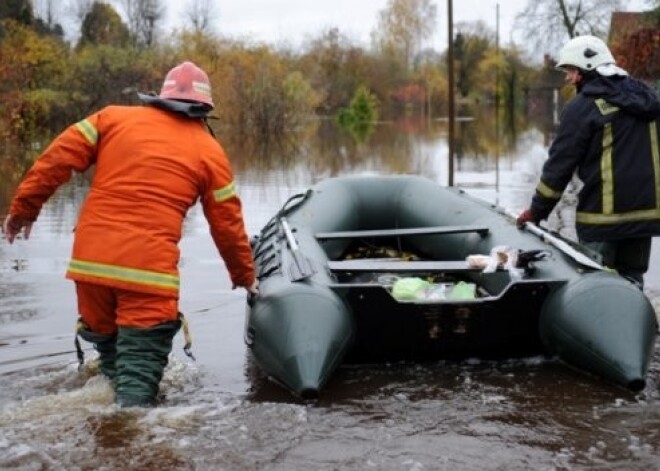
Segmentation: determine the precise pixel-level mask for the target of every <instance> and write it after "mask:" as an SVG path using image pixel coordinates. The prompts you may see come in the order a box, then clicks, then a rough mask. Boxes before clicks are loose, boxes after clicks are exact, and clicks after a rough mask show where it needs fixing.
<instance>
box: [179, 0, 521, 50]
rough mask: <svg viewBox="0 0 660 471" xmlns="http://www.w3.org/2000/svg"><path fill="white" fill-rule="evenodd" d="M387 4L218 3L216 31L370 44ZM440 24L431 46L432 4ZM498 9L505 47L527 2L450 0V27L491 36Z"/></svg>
mask: <svg viewBox="0 0 660 471" xmlns="http://www.w3.org/2000/svg"><path fill="white" fill-rule="evenodd" d="M166 1H167V4H168V7H167V8H168V23H169V24H172V25H176V24H177V22H180V21H181V20H182V19H183V15H184V14H183V12H184V10H185V6H186V5H187V4H188V0H166ZM387 3H388V1H387V0H331V1H326V0H279V1H278V0H216V1H215V2H214V7H213V8H214V12H215V14H216V16H217V20H216V21H215V22H214V28H215V30H216V31H217V32H219V33H222V34H226V35H230V36H248V37H250V38H253V39H255V40H260V41H266V42H269V43H282V42H290V43H292V44H293V45H298V44H300V42H301V41H302V40H304V39H305V37H306V36H310V35H311V36H317V35H318V34H319V33H320V32H321V31H323V30H324V29H327V28H329V27H335V26H336V27H338V28H339V30H340V31H341V32H342V33H343V34H345V35H347V36H348V37H349V38H351V39H354V40H356V41H359V42H361V43H363V44H364V45H368V43H369V39H370V36H369V34H370V32H371V31H372V30H373V29H374V28H375V26H376V23H377V21H378V13H379V12H380V11H381V10H384V9H385V8H386V6H387ZM434 3H435V4H436V6H437V8H438V15H437V19H438V25H437V31H438V33H437V34H436V36H437V37H436V38H434V41H433V44H431V46H433V47H435V48H440V47H443V45H445V44H446V35H447V33H446V31H447V2H445V1H442V0H436V1H435V2H434ZM498 3H499V4H500V38H501V39H502V42H503V43H506V42H508V38H509V33H510V31H511V27H512V24H513V20H514V18H515V16H516V14H517V13H519V12H520V11H521V10H522V9H523V8H524V6H525V5H526V3H527V0H499V1H497V0H454V2H453V14H454V23H458V22H461V21H477V20H483V21H484V22H486V23H487V24H488V25H489V26H490V27H491V28H492V30H493V31H495V25H496V18H497V14H496V11H497V8H496V5H497V4H498Z"/></svg>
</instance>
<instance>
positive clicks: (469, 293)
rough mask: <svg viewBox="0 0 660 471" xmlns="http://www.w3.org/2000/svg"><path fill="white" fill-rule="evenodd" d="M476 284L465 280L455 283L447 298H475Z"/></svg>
mask: <svg viewBox="0 0 660 471" xmlns="http://www.w3.org/2000/svg"><path fill="white" fill-rule="evenodd" d="M475 290H476V286H475V284H474V283H466V282H465V281H459V282H458V283H456V285H454V287H453V288H452V289H451V291H450V292H449V294H448V295H447V299H474V298H475Z"/></svg>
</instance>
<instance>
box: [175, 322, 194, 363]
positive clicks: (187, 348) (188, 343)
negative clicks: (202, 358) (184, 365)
mask: <svg viewBox="0 0 660 471" xmlns="http://www.w3.org/2000/svg"><path fill="white" fill-rule="evenodd" d="M179 320H180V321H181V328H182V330H183V338H184V340H185V345H184V346H183V353H185V354H186V355H187V356H188V357H190V358H191V359H192V360H193V361H196V360H197V359H196V358H195V355H193V353H192V350H191V348H192V336H191V335H190V325H189V324H188V319H186V317H185V316H184V315H183V313H181V312H180V313H179Z"/></svg>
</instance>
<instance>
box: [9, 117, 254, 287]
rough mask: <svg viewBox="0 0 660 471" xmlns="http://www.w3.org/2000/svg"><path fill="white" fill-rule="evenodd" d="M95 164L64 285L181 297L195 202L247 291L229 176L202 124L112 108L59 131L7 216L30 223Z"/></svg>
mask: <svg viewBox="0 0 660 471" xmlns="http://www.w3.org/2000/svg"><path fill="white" fill-rule="evenodd" d="M93 164H96V172H95V174H94V178H93V181H92V184H91V188H90V191H89V195H88V196H87V199H86V200H85V203H84V204H83V207H82V210H81V213H80V217H79V220H78V224H77V226H76V230H75V239H74V244H73V255H72V260H71V263H70V265H69V269H68V271H67V278H71V279H73V280H80V281H87V282H91V283H97V284H102V285H105V286H112V287H117V288H124V289H129V290H134V291H139V292H144V293H154V294H160V295H165V296H174V297H177V296H178V290H179V275H178V268H177V265H178V261H179V248H178V245H177V244H178V242H179V240H180V239H181V231H182V225H183V219H184V217H185V214H186V212H187V211H188V209H189V208H190V207H191V206H192V205H193V204H195V202H196V201H197V198H200V199H201V203H202V207H203V209H204V215H205V217H206V219H207V220H208V222H209V225H210V228H211V235H212V237H213V240H214V242H215V244H216V246H217V248H218V250H219V252H220V255H221V256H222V258H223V259H224V261H225V264H226V265H227V268H228V270H229V274H230V276H231V280H232V282H233V284H234V285H235V286H246V287H247V286H250V285H251V284H252V283H253V281H254V265H253V260H252V252H251V250H250V245H249V242H248V238H247V234H246V231H245V226H244V223H243V214H242V210H241V202H240V200H239V197H238V195H237V193H236V187H235V185H234V177H233V174H232V170H231V167H230V164H229V161H228V160H227V157H226V156H225V153H224V151H223V149H222V147H221V146H220V145H219V144H218V142H217V141H216V140H215V139H214V138H213V137H212V136H211V135H210V134H209V132H208V130H207V129H206V128H205V125H204V123H203V121H202V120H199V119H191V118H188V117H185V116H183V115H179V114H177V113H173V112H169V111H163V110H160V109H157V108H153V107H149V106H141V107H120V106H109V107H107V108H104V109H102V110H101V111H99V112H97V113H95V114H93V115H91V116H89V117H88V118H87V119H84V120H82V121H80V122H78V123H76V124H74V125H72V126H70V127H69V128H68V129H66V130H65V131H64V132H63V133H62V134H60V135H59V136H58V137H57V138H56V139H55V140H54V141H53V142H52V143H51V145H50V146H49V147H48V148H47V149H46V150H45V152H44V153H43V154H42V155H41V156H40V157H39V159H38V160H37V161H36V162H35V164H34V166H33V167H32V168H31V169H30V171H29V172H28V174H27V175H26V177H25V179H24V180H23V181H22V182H21V184H20V186H19V188H18V190H17V192H16V195H15V196H14V199H13V200H12V203H11V206H10V213H11V214H13V215H18V216H21V217H24V218H26V219H27V220H30V221H33V220H35V219H36V218H37V216H38V214H39V211H40V210H41V207H42V205H43V204H44V202H45V201H46V200H47V199H48V198H49V197H50V196H51V195H52V194H53V192H54V191H55V190H56V189H57V187H58V186H60V185H62V184H63V183H65V182H66V181H68V180H69V178H70V177H71V171H72V170H76V171H78V172H82V171H84V170H86V169H87V168H88V167H90V166H91V165H93Z"/></svg>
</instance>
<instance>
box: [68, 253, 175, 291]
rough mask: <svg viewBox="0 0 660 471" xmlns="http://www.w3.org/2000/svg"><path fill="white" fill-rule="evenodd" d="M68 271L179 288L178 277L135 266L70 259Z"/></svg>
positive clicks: (173, 288)
mask: <svg viewBox="0 0 660 471" xmlns="http://www.w3.org/2000/svg"><path fill="white" fill-rule="evenodd" d="M69 271H70V272H71V273H78V274H80V275H89V276H97V277H99V278H106V279H109V280H117V281H127V282H130V283H137V284H140V285H145V286H155V287H158V288H164V289H172V290H178V289H179V277H178V276H177V275H170V274H167V273H158V272H153V271H147V270H138V269H135V268H126V267H118V266H115V265H106V264H103V263H92V262H84V261H82V260H75V259H73V260H71V262H70V263H69Z"/></svg>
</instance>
